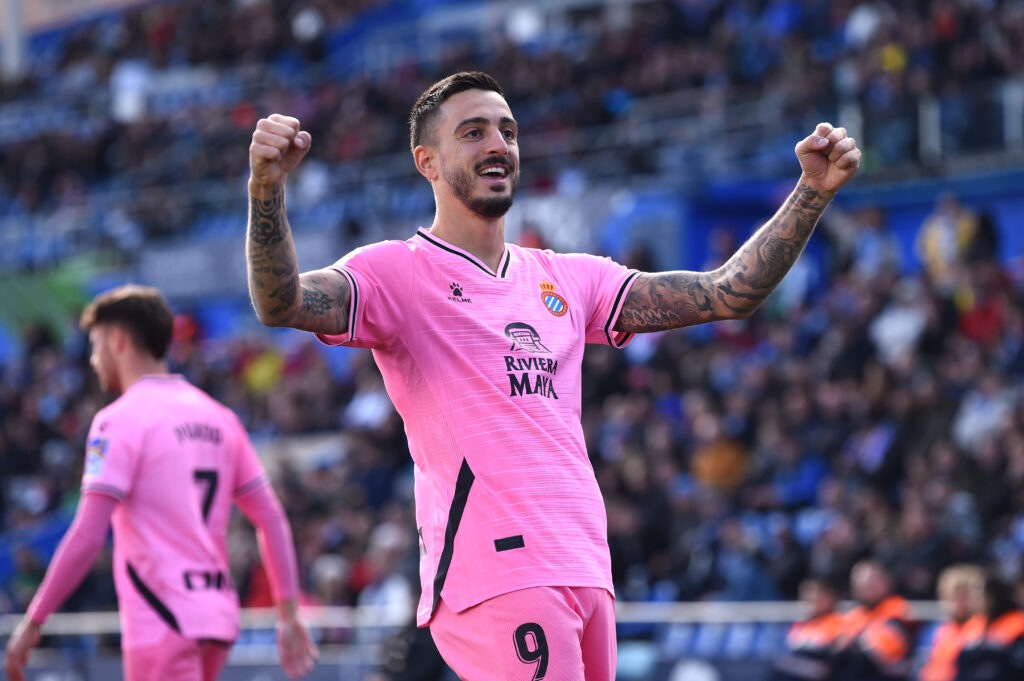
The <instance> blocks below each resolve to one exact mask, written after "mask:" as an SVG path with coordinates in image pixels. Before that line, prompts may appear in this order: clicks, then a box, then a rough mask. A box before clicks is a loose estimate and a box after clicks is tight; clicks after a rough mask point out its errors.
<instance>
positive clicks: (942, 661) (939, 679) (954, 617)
mask: <svg viewBox="0 0 1024 681" xmlns="http://www.w3.org/2000/svg"><path fill="white" fill-rule="evenodd" d="M984 578H985V573H984V571H983V570H982V569H981V568H980V567H978V566H977V565H954V566H952V567H948V568H946V569H945V570H943V571H942V574H941V575H939V589H938V591H939V602H940V603H941V604H942V609H943V611H945V613H946V616H947V617H949V619H948V620H946V621H945V622H943V623H942V624H941V625H940V626H939V628H938V629H936V630H935V635H934V636H933V637H932V643H931V649H930V650H929V651H928V659H927V661H926V662H925V663H924V666H922V667H921V670H920V671H919V672H918V673H917V678H918V679H919V681H953V680H954V679H955V678H956V658H957V656H958V655H959V654H960V649H961V648H962V647H963V641H964V633H965V630H966V625H967V622H968V620H969V619H970V618H971V616H972V615H974V614H975V613H976V612H977V611H978V610H979V609H980V608H979V607H978V606H977V605H976V604H975V603H974V601H975V600H977V598H976V594H980V593H981V588H982V584H983V582H984Z"/></svg>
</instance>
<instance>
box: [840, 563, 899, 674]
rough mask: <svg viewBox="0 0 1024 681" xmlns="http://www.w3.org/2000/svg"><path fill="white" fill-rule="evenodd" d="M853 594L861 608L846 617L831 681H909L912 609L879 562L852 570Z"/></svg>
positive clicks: (855, 566) (855, 567)
mask: <svg viewBox="0 0 1024 681" xmlns="http://www.w3.org/2000/svg"><path fill="white" fill-rule="evenodd" d="M850 590H851V591H852V593H853V597H854V598H855V599H856V600H857V601H858V602H859V603H860V605H859V606H857V607H856V608H854V609H853V610H851V611H850V612H848V613H846V614H845V615H844V616H843V621H842V626H841V630H840V632H839V636H838V637H837V640H836V646H835V654H834V656H833V674H832V676H831V678H830V681H906V679H908V678H909V677H910V672H911V665H912V661H911V653H912V652H913V651H912V646H911V641H912V640H913V638H912V634H913V632H912V621H913V617H914V614H913V611H912V610H911V608H910V605H909V604H908V603H907V602H906V601H905V600H904V599H903V598H901V597H900V596H896V595H894V594H893V593H892V579H891V577H890V576H889V572H888V570H886V568H885V567H884V566H883V565H882V564H881V563H879V562H877V561H874V560H865V561H861V562H860V563H857V564H856V565H854V566H853V570H852V571H851V573H850Z"/></svg>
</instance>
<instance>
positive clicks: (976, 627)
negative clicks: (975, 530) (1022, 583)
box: [956, 575, 1024, 681]
mask: <svg viewBox="0 0 1024 681" xmlns="http://www.w3.org/2000/svg"><path fill="white" fill-rule="evenodd" d="M963 638H964V641H963V647H962V649H961V650H960V655H959V656H958V657H957V661H956V664H957V675H956V681H1021V680H1022V679H1024V612H1022V611H1021V609H1020V607H1019V606H1018V605H1017V603H1015V602H1014V600H1013V592H1012V590H1011V589H1010V587H1009V586H1008V585H1007V584H1006V583H1005V582H1003V581H1002V580H1001V579H999V578H997V577H994V576H992V575H990V576H989V577H987V578H986V579H985V612H984V614H981V615H975V616H974V617H972V618H971V619H970V620H968V622H967V624H966V625H965V629H964V637H963Z"/></svg>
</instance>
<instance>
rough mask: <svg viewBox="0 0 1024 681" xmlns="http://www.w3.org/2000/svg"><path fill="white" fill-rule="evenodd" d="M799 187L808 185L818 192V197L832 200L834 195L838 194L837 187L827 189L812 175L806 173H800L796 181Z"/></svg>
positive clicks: (808, 187) (807, 186)
mask: <svg viewBox="0 0 1024 681" xmlns="http://www.w3.org/2000/svg"><path fill="white" fill-rule="evenodd" d="M796 186H797V189H798V190H799V189H800V188H801V187H806V188H807V189H810V190H811V191H813V192H815V193H816V194H817V198H821V199H825V200H826V201H831V200H832V197H834V196H835V195H836V192H837V191H838V190H837V189H826V188H825V187H823V186H822V184H821V183H820V182H818V181H817V180H815V179H814V178H812V177H809V176H808V175H807V174H806V173H802V174H801V175H800V179H799V180H798V181H797V183H796Z"/></svg>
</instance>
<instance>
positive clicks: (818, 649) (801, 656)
mask: <svg viewBox="0 0 1024 681" xmlns="http://www.w3.org/2000/svg"><path fill="white" fill-rule="evenodd" d="M800 602H801V603H802V604H803V605H805V606H806V608H807V615H808V616H807V619H806V620H803V621H801V622H797V623H795V624H793V626H791V627H790V628H789V631H788V632H787V633H786V652H785V654H783V655H781V656H779V657H778V658H777V659H776V660H775V663H774V671H773V674H772V681H827V679H829V678H830V676H831V674H832V663H831V657H832V652H833V646H834V645H835V644H836V641H837V639H838V637H839V634H840V632H841V630H842V620H843V618H842V615H840V613H839V611H838V609H837V606H838V604H839V589H838V588H837V587H836V586H835V585H834V584H832V583H831V582H830V581H829V580H827V579H822V578H815V577H811V578H808V579H806V580H804V582H803V583H802V584H801V585H800Z"/></svg>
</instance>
